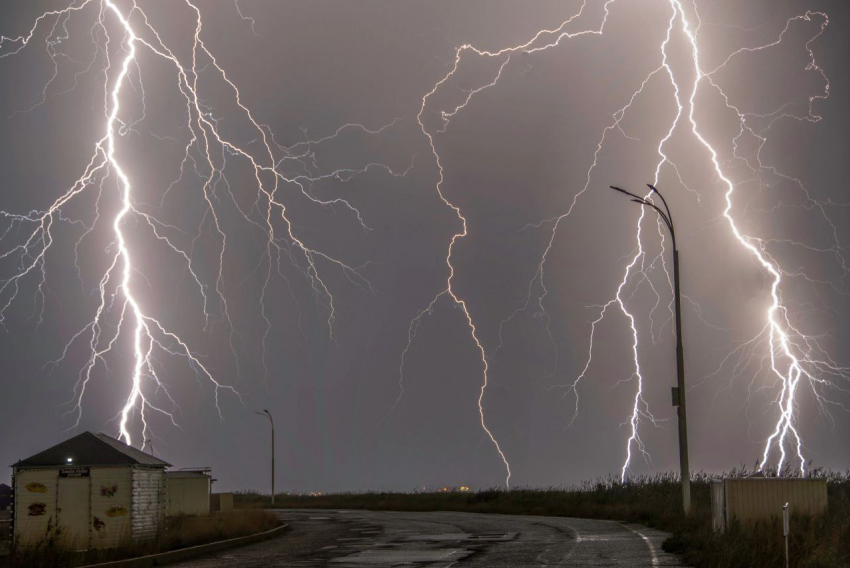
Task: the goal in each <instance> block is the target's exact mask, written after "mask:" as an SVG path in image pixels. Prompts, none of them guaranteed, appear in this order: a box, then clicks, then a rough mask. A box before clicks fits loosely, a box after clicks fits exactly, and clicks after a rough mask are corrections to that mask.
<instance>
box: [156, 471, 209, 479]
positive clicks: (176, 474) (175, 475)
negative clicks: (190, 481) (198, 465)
mask: <svg viewBox="0 0 850 568" xmlns="http://www.w3.org/2000/svg"><path fill="white" fill-rule="evenodd" d="M165 476H166V477H168V478H169V479H183V478H193V477H194V478H201V477H203V478H207V479H208V478H210V477H211V476H210V475H209V474H208V473H204V472H203V471H166V472H165Z"/></svg>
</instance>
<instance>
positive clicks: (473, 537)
mask: <svg viewBox="0 0 850 568" xmlns="http://www.w3.org/2000/svg"><path fill="white" fill-rule="evenodd" d="M278 514H279V515H280V517H281V518H282V519H283V520H285V521H286V522H287V523H289V526H290V528H291V530H290V531H288V532H287V533H286V534H284V535H283V536H281V537H277V538H273V539H271V540H267V541H264V542H260V543H256V544H252V545H248V546H244V547H241V548H234V549H231V550H228V551H224V552H220V553H218V554H216V555H214V556H208V557H204V558H198V559H195V560H191V561H188V562H183V563H180V564H176V565H175V566H180V567H183V568H210V567H213V566H216V567H218V566H228V567H234V568H248V567H261V566H286V567H290V566H291V567H297V566H331V567H340V568H345V567H370V566H417V567H419V566H432V567H448V566H456V567H457V568H462V567H467V566H469V567H485V566H486V567H490V566H517V567H521V566H573V567H575V566H628V567H632V566H636V567H640V566H682V564H680V562H679V559H678V558H676V557H675V556H673V555H670V554H667V553H665V552H663V551H662V550H661V542H663V540H664V538H666V536H667V534H666V533H663V532H660V531H655V530H652V529H648V528H646V527H643V526H640V525H631V524H625V523H619V522H615V521H595V520H590V519H573V518H563V517H532V516H514V515H478V514H472V513H396V512H381V511H320V510H288V511H278Z"/></svg>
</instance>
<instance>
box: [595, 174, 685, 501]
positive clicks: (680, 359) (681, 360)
mask: <svg viewBox="0 0 850 568" xmlns="http://www.w3.org/2000/svg"><path fill="white" fill-rule="evenodd" d="M647 186H648V187H649V189H651V190H652V193H654V194H655V195H657V196H658V197H660V198H661V202H662V203H663V204H664V210H661V209H660V208H659V207H658V206H656V205H655V204H654V203H652V202H651V201H649V200H648V199H646V198H645V197H641V196H639V195H635V194H634V193H631V192H629V191H626V190H625V189H621V188H619V187H614V186H613V185H612V186H611V189H613V190H615V191H619V192H620V193H622V194H624V195H628V196H629V197H631V198H632V201H634V202H635V203H638V204H640V205H641V206H644V207H651V208H652V209H654V210H655V212H656V213H657V214H658V216H659V217H661V220H662V221H664V224H665V225H666V226H667V229H668V230H669V231H670V238H671V240H672V241H673V296H674V302H675V305H676V379H677V381H676V385H677V386H675V387H674V388H673V406H676V407H678V413H679V466H680V468H681V471H682V507H683V508H684V511H685V514H686V515H687V514H689V513H690V512H691V470H690V466H689V465H688V419H687V416H688V415H687V411H686V407H685V350H684V347H683V345H682V303H681V291H680V288H679V249H678V248H677V247H676V231H675V230H674V228H673V216H672V215H671V214H670V207H668V206H667V200H666V199H664V196H663V195H661V193H660V192H659V191H658V190H657V189H655V186H653V185H651V184H647Z"/></svg>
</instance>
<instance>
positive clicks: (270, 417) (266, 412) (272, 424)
mask: <svg viewBox="0 0 850 568" xmlns="http://www.w3.org/2000/svg"><path fill="white" fill-rule="evenodd" d="M254 414H259V415H260V416H265V417H266V418H268V419H269V423H270V424H271V427H272V506H274V418H272V414H271V412H269V411H268V410H266V409H265V408H264V409H263V411H262V412H254Z"/></svg>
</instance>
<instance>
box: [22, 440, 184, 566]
mask: <svg viewBox="0 0 850 568" xmlns="http://www.w3.org/2000/svg"><path fill="white" fill-rule="evenodd" d="M169 465H170V464H168V463H166V462H164V461H162V460H161V459H158V458H156V457H154V456H151V455H148V454H146V453H144V452H142V451H140V450H137V449H135V448H133V447H131V446H128V445H127V444H125V443H123V442H121V441H119V440H116V439H115V438H112V437H110V436H107V435H106V434H93V433H91V432H84V433H82V434H80V435H78V436H74V437H73V438H70V439H68V440H66V441H64V442H62V443H60V444H57V445H55V446H53V447H52V448H49V449H47V450H45V451H43V452H41V453H38V454H36V455H34V456H32V457H30V458H27V459H25V460H21V461H19V462H17V463H16V464H14V465H13V466H12V486H13V490H14V496H13V497H14V500H13V506H12V507H13V508H12V538H13V541H14V542H15V544H17V545H20V546H33V545H37V544H39V543H41V542H43V541H44V540H46V539H50V538H54V539H56V540H57V542H58V543H59V544H60V545H62V546H64V547H65V548H70V549H73V550H82V549H89V548H111V547H115V546H119V545H121V544H124V543H126V542H127V541H130V540H132V541H133V542H140V541H145V540H150V539H153V538H155V537H156V535H157V534H158V533H159V531H160V530H161V529H162V527H163V523H164V517H165V505H166V502H165V481H164V472H165V468H166V467H168V466H169Z"/></svg>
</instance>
